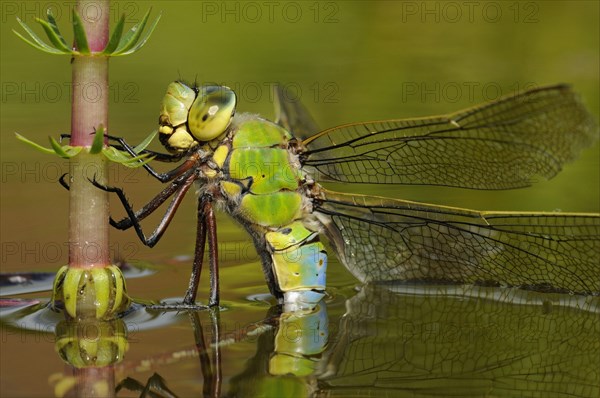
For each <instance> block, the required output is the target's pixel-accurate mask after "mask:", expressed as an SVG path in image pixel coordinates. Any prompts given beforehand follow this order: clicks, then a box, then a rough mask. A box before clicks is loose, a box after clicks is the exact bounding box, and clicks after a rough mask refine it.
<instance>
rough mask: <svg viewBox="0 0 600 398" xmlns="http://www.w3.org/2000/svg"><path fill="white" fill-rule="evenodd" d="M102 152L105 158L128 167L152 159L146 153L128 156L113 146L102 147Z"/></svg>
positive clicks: (140, 164)
mask: <svg viewBox="0 0 600 398" xmlns="http://www.w3.org/2000/svg"><path fill="white" fill-rule="evenodd" d="M102 154H103V155H104V156H106V158H107V159H108V160H110V161H111V162H115V163H119V164H122V165H123V166H126V167H130V168H136V167H141V166H143V165H145V164H146V163H148V162H149V161H151V160H152V159H154V158H153V157H152V158H149V157H148V155H146V154H144V155H140V156H136V157H133V158H132V157H131V156H129V154H128V153H126V152H123V151H119V150H118V149H117V148H115V147H113V146H110V147H108V148H104V149H103V150H102Z"/></svg>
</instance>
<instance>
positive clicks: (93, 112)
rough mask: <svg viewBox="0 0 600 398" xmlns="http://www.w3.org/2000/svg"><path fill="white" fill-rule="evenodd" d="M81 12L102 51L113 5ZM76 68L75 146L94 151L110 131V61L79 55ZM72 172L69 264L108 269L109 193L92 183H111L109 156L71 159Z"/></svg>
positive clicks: (96, 4) (86, 2)
mask: <svg viewBox="0 0 600 398" xmlns="http://www.w3.org/2000/svg"><path fill="white" fill-rule="evenodd" d="M76 9H77V11H78V12H79V14H80V15H81V19H82V21H83V25H84V29H85V30H86V32H87V38H88V44H89V47H90V50H91V51H102V49H103V48H104V47H105V46H106V43H107V41H108V22H109V18H108V17H109V1H108V0H96V1H91V0H80V1H78V2H77V5H76ZM72 66H73V80H72V93H73V102H72V114H71V145H73V146H83V147H89V146H91V144H92V141H93V133H94V131H95V129H96V128H98V126H100V125H103V126H104V127H105V128H107V127H108V57H105V56H75V57H74V59H73V63H72ZM105 144H106V143H105ZM70 174H71V190H70V209H69V266H70V267H75V268H92V267H105V266H108V265H109V264H110V253H109V241H108V223H107V220H108V216H109V209H108V194H107V193H106V192H104V191H102V190H99V189H96V188H95V187H94V186H92V184H90V181H89V179H93V178H96V179H97V180H98V181H99V182H100V183H103V184H105V183H106V180H105V176H106V174H107V163H106V161H105V158H104V157H103V156H97V155H89V154H88V153H87V152H86V151H82V152H81V154H80V155H79V156H76V157H74V158H72V159H71V165H70Z"/></svg>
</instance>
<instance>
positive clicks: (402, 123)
mask: <svg viewBox="0 0 600 398" xmlns="http://www.w3.org/2000/svg"><path fill="white" fill-rule="evenodd" d="M597 136H598V127H597V125H596V123H595V121H594V120H593V118H592V116H591V115H590V114H589V112H588V111H587V110H586V108H585V107H584V106H583V104H582V103H581V102H580V100H579V98H578V96H577V95H576V94H575V93H573V91H572V90H571V89H570V88H569V87H568V86H565V85H559V86H551V87H543V88H539V89H534V90H530V91H527V92H524V93H522V94H519V95H514V96H510V97H504V98H502V99H499V100H497V101H494V102H491V103H488V104H484V105H481V106H478V107H474V108H470V109H467V110H464V111H461V112H458V113H454V114H451V115H447V116H440V117H431V118H423V119H404V120H386V121H377V122H366V123H353V124H347V125H343V126H339V127H334V128H331V129H328V130H325V131H323V132H321V133H318V134H316V135H314V136H313V137H310V138H308V139H306V140H305V141H304V144H305V146H306V149H307V150H306V152H305V153H304V155H303V164H304V165H305V167H306V168H307V170H308V171H309V172H313V173H314V174H315V175H314V177H315V178H316V179H319V178H323V179H330V180H335V181H342V182H356V183H380V184H427V185H443V186H455V187H463V188H475V189H509V188H518V187H524V186H529V185H531V183H533V182H535V181H536V178H538V177H543V178H545V179H548V178H551V177H553V176H554V175H556V174H557V173H558V172H559V171H560V170H561V167H562V165H563V164H564V163H565V162H568V161H570V160H572V159H574V158H575V157H576V156H577V154H578V153H579V151H580V150H581V149H582V148H584V147H586V146H588V145H590V144H591V143H592V142H594V140H595V139H596V138H597Z"/></svg>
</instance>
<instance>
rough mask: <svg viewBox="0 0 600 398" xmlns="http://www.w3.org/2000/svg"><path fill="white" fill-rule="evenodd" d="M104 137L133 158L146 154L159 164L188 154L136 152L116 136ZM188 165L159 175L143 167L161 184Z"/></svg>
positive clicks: (174, 160) (61, 138)
mask: <svg viewBox="0 0 600 398" xmlns="http://www.w3.org/2000/svg"><path fill="white" fill-rule="evenodd" d="M104 136H105V137H106V138H108V139H109V140H111V141H116V142H118V143H119V145H115V148H117V149H119V150H124V151H126V152H127V153H129V154H130V155H131V156H132V157H136V156H139V155H143V154H145V155H150V156H154V160H156V161H159V162H177V161H179V160H181V159H182V158H183V157H184V156H185V155H186V153H177V154H170V153H162V152H155V151H151V150H147V149H144V150H143V151H139V152H136V151H135V149H134V148H133V147H132V146H131V145H130V144H128V143H127V141H125V139H124V138H122V137H115V136H112V135H108V134H105V135H104ZM68 137H71V134H61V135H60V140H61V141H62V140H63V139H64V138H68ZM143 161H144V160H142V159H140V162H143ZM186 163H187V161H186V162H185V163H183V164H182V165H181V166H179V167H177V168H175V169H174V170H171V171H168V172H166V173H159V172H158V171H156V170H155V169H154V168H153V167H152V166H150V165H149V164H147V163H146V164H143V165H142V167H143V168H144V169H145V170H146V171H147V172H148V174H150V175H151V176H152V177H154V178H156V179H157V180H159V181H160V182H167V181H171V180H172V179H173V178H175V177H176V176H177V175H179V174H180V173H178V170H179V169H180V168H181V167H183V168H186V169H187V168H189V167H186V166H184V165H185V164H186ZM180 171H181V170H180Z"/></svg>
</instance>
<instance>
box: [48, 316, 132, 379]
mask: <svg viewBox="0 0 600 398" xmlns="http://www.w3.org/2000/svg"><path fill="white" fill-rule="evenodd" d="M54 348H55V349H56V352H57V353H58V355H59V356H60V357H61V358H62V360H63V361H65V362H66V363H68V364H69V365H71V366H73V367H75V368H77V369H81V368H87V367H103V366H109V365H113V364H115V363H118V362H120V361H121V360H122V359H123V355H124V354H125V352H126V351H127V349H128V348H129V344H128V342H127V329H126V327H125V324H124V323H123V321H122V320H121V319H115V320H112V321H97V320H95V319H90V320H84V321H62V322H60V323H59V324H58V325H57V326H56V343H55V345H54Z"/></svg>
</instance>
